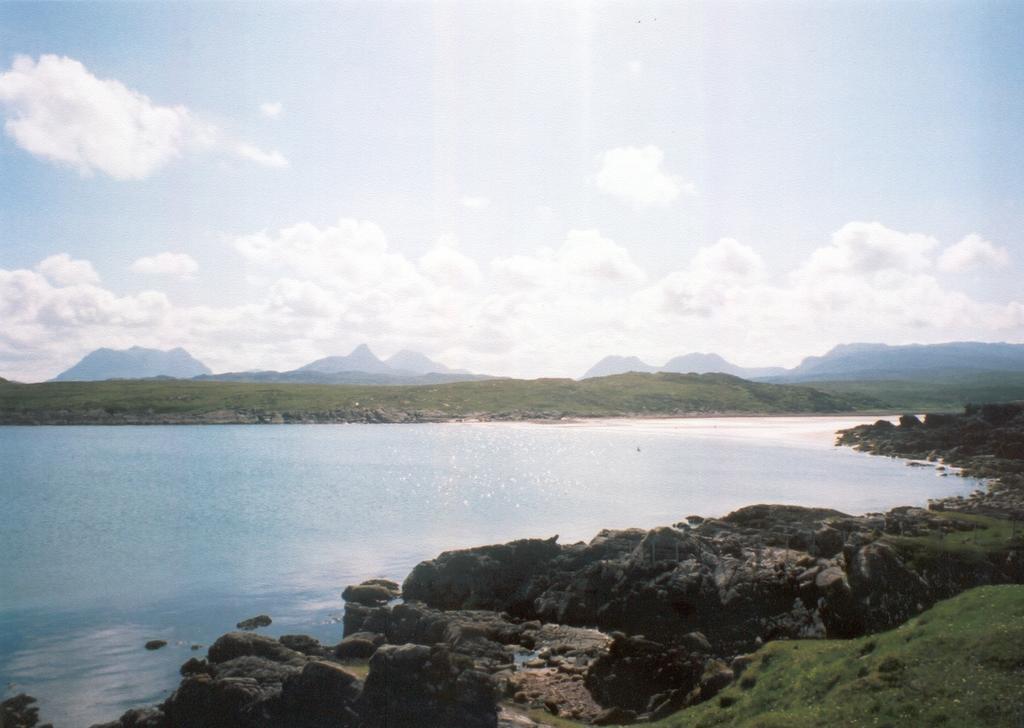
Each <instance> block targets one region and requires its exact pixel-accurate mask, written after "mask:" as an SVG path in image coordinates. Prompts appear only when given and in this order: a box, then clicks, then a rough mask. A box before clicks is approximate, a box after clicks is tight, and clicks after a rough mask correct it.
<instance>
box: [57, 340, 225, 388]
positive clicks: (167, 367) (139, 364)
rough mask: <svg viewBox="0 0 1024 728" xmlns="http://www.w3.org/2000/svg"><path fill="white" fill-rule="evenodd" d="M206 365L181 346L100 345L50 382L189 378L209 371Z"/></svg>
mask: <svg viewBox="0 0 1024 728" xmlns="http://www.w3.org/2000/svg"><path fill="white" fill-rule="evenodd" d="M210 373H211V372H210V368H209V367H207V366H206V365H205V364H203V363H202V362H201V361H199V360H198V359H196V358H194V357H193V356H192V355H191V354H189V353H188V352H187V351H185V349H183V348H181V347H180V346H179V347H175V348H174V349H167V350H166V351H164V350H161V349H147V348H145V347H142V346H133V347H131V348H128V349H109V348H107V347H103V348H100V349H96V350H95V351H92V352H89V353H88V354H86V355H85V356H84V357H82V359H81V361H79V362H78V363H77V364H75V365H74V366H73V367H71V368H69V369H66V370H64V371H63V372H61V373H60V374H58V375H57V376H56V377H54V381H58V382H74V381H101V380H104V379H148V378H150V377H173V378H175V379H191V378H192V377H195V376H199V375H200V374H210Z"/></svg>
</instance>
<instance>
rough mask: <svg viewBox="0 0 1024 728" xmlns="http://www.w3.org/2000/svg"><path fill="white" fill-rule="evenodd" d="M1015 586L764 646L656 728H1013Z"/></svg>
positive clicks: (1020, 645)
mask: <svg viewBox="0 0 1024 728" xmlns="http://www.w3.org/2000/svg"><path fill="white" fill-rule="evenodd" d="M1022 724H1024V586H990V587H980V588H978V589H973V590H971V591H968V592H964V593H963V594H961V595H959V596H957V597H955V598H953V599H949V600H947V601H945V602H940V603H939V604H937V605H935V606H934V607H933V608H932V609H930V610H928V611H927V612H924V613H923V614H921V615H920V616H918V617H916V618H914V619H911V620H910V621H909V622H907V623H906V624H904V625H903V626H901V627H899V628H898V629H895V630H892V631H890V632H884V633H881V634H876V635H872V636H869V637H862V638H860V639H855V640H848V641H846V640H842V641H840V640H797V641H788V642H787V641H780V642H772V643H769V644H768V645H765V646H764V647H763V648H761V649H760V650H758V651H757V652H756V653H754V655H753V660H752V662H751V665H750V667H748V668H747V670H746V671H745V672H743V674H742V676H741V677H740V678H739V680H738V681H737V682H736V683H734V684H733V685H732V686H731V687H729V688H727V689H726V690H724V691H722V693H720V694H719V695H718V696H717V697H716V698H713V699H712V700H710V701H708V702H707V703H703V704H701V705H698V706H696V707H693V708H690V709H687V710H683V711H681V712H679V713H676V714H675V715H672V716H670V717H668V718H666V719H665V720H663V721H661V722H659V723H655V724H653V725H656V726H660V727H661V728H683V727H684V726H685V727H686V728H710V727H711V726H734V727H736V728H740V727H747V728H755V727H756V728H775V727H778V728H803V727H804V726H807V727H811V726H858V725H860V726H890V727H892V728H896V727H897V726H989V727H991V728H995V727H997V726H1006V727H1007V728H1009V727H1010V726H1014V727H1017V726H1020V725H1022Z"/></svg>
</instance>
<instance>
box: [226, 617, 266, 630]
mask: <svg viewBox="0 0 1024 728" xmlns="http://www.w3.org/2000/svg"><path fill="white" fill-rule="evenodd" d="M273 621H274V620H272V619H271V618H270V617H269V616H268V615H266V614H258V615H256V616H255V617H249V619H243V620H242V621H241V622H239V623H238V624H236V625H235V627H237V628H238V629H244V630H253V629H259V628H260V627H267V626H269V625H270V624H271V623H272V622H273Z"/></svg>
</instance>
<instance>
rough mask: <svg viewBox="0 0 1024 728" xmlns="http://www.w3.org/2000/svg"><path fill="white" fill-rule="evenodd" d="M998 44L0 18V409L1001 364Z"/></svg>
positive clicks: (600, 21) (752, 24)
mask: <svg viewBox="0 0 1024 728" xmlns="http://www.w3.org/2000/svg"><path fill="white" fill-rule="evenodd" d="M1022 20H1024V7H1022V6H1020V5H1019V4H1014V3H985V2H959V3H929V4H924V3H884V4H883V3H873V2H834V3H715V4H699V3H687V4H680V3H667V4H658V3H617V4H586V3H573V4H569V3H556V4H549V3H526V2H512V3H491V2H488V3H438V4H430V3H425V2H422V3H408V4H400V3H355V2H353V3H338V4H326V5H314V4H292V3H288V4H258V5H257V4H233V3H216V4H214V3H211V4H195V5H193V4H180V3H175V4H155V3H137V4H124V3H113V4H98V3H72V4H59V3H26V4H19V3H4V4H0V115H2V116H3V120H4V123H5V129H4V134H3V135H2V138H0V179H2V180H3V185H2V186H0V376H8V377H15V378H19V379H24V380H36V379H43V378H46V377H49V376H53V375H54V374H55V373H57V372H58V371H60V370H61V369H63V368H65V367H67V366H69V365H70V364H72V363H73V362H74V361H76V360H77V358H79V357H80V356H82V355H83V354H84V353H86V352H87V351H89V350H91V349H93V348H96V347H98V346H114V347H124V346H130V345H132V344H136V343H138V344H140V345H147V346H160V347H169V346H176V345H184V346H186V348H188V349H189V350H190V351H192V352H193V353H194V354H196V355H197V356H199V357H200V358H202V359H203V360H204V361H207V362H208V363H209V364H210V365H211V366H212V367H213V368H214V369H217V370H228V369H234V370H237V369H245V368H291V367H294V366H298V365H301V364H303V363H305V362H306V361H308V360H310V359H312V358H316V357H318V356H322V355H327V354H336V353H345V352H347V351H348V350H349V349H351V348H352V347H354V346H355V345H356V344H358V343H360V342H362V341H366V342H368V343H370V345H371V346H372V347H374V348H375V350H377V351H378V353H381V354H388V353H391V352H393V351H396V350H397V349H400V348H405V347H409V348H415V349H419V350H422V351H424V352H426V353H428V354H430V355H432V356H435V357H437V358H440V359H442V360H443V361H445V362H446V363H448V364H450V365H452V366H465V367H469V368H472V369H475V370H480V371H487V372H491V373H496V374H511V375H519V376H539V375H543V374H551V375H578V374H579V373H580V372H581V371H582V370H584V369H586V368H587V367H588V366H589V364H590V363H592V361H593V360H595V359H596V358H599V357H600V356H603V355H605V354H609V353H623V354H638V355H640V356H642V357H645V358H647V359H650V360H652V361H655V362H658V361H659V360H664V359H667V358H669V357H670V356H672V355H675V354H680V353H685V352H688V351H717V352H719V353H721V354H723V355H725V356H726V357H727V358H730V359H732V360H735V361H737V362H738V363H741V364H748V365H769V364H783V365H791V364H794V363H795V362H796V361H798V360H799V358H800V357H801V356H803V355H806V354H815V353H821V352H822V351H824V350H825V349H827V348H829V347H830V346H832V345H834V344H836V343H840V342H843V341H854V340H870V341H886V342H889V343H908V342H914V341H921V342H931V341H943V340H950V339H979V340H1006V341H1024V304H1022V299H1024V296H1022V292H1021V286H1020V284H1019V281H1020V280H1021V274H1022V262H1021V261H1022V259H1024V241H1022V222H1024V175H1022V173H1021V170H1022V169H1024V137H1022V135H1021V134H1020V130H1021V129H1022V128H1024V93H1022V91H1024V57H1022V56H1024V42H1022V41H1021V40H1020V38H1021V33H1020V30H1021V26H1022ZM275 112H276V113H275Z"/></svg>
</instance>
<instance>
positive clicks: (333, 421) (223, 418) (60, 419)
mask: <svg viewBox="0 0 1024 728" xmlns="http://www.w3.org/2000/svg"><path fill="white" fill-rule="evenodd" d="M903 413H904V410H900V409H889V410H864V411H845V410H843V411H835V412H800V411H797V412H746V411H735V410H734V411H693V412H680V413H671V414H666V413H649V412H636V413H629V412H626V413H622V414H614V415H608V414H594V415H579V414H574V415H565V414H560V413H553V414H550V415H547V414H541V413H536V412H531V413H523V414H508V415H505V414H500V413H499V414H484V413H479V414H475V415H466V416H451V417H445V416H440V415H437V414H434V413H422V412H412V413H408V412H397V413H395V412H383V411H376V410H373V411H367V412H362V413H358V414H352V413H346V414H337V415H336V414H333V413H300V414H292V413H288V412H284V413H282V412H278V411H250V410H238V411H235V412H227V411H223V412H222V411H217V412H206V413H199V414H195V415H180V414H164V415H161V414H153V413H149V414H142V415H139V414H110V413H103V414H99V413H82V414H80V415H79V414H72V413H69V412H42V413H39V412H36V413H11V412H0V427H65V426H66V427H76V426H77V427H93V426H99V427H130V426H140V427H148V426H171V425H173V426H178V425H181V426H188V425H375V424H386V425H406V424H409V425H414V424H415V425H422V424H491V423H526V424H544V425H549V424H581V423H582V424H592V423H594V422H602V421H608V422H623V421H637V422H650V421H658V420H664V421H672V420H684V421H685V420H708V419H743V418H765V419H769V418H770V419H783V418H799V419H814V418H840V417H841V418H848V417H849V418H861V417H863V418H868V417H875V418H879V417H889V418H892V417H898V416H900V415H901V414H903Z"/></svg>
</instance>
